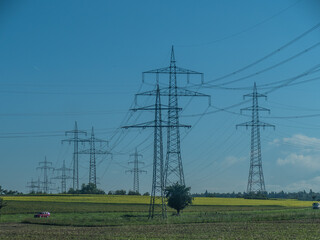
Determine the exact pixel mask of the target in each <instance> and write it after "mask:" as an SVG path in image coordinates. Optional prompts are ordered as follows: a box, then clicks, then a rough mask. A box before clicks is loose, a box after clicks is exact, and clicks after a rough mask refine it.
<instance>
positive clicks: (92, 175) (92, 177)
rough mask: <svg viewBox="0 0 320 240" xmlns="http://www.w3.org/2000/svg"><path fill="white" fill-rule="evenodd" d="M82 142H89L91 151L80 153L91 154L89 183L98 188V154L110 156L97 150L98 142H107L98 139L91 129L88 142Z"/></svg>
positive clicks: (106, 152)
mask: <svg viewBox="0 0 320 240" xmlns="http://www.w3.org/2000/svg"><path fill="white" fill-rule="evenodd" d="M82 142H89V143H90V149H87V150H83V151H80V152H79V154H90V163H89V183H93V184H94V186H97V165H96V155H97V154H110V155H111V153H110V152H109V151H102V150H98V149H96V142H100V143H102V142H106V143H108V141H106V140H102V139H98V138H96V137H95V135H94V129H93V127H92V129H91V137H90V139H87V140H82Z"/></svg>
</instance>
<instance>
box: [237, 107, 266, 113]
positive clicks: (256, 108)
mask: <svg viewBox="0 0 320 240" xmlns="http://www.w3.org/2000/svg"><path fill="white" fill-rule="evenodd" d="M243 111H266V112H269V113H270V109H268V108H264V107H246V108H242V109H240V113H242V112H243Z"/></svg>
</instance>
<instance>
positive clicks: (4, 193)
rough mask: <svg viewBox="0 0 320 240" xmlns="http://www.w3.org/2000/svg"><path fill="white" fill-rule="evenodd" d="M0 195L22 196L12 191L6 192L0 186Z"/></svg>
mask: <svg viewBox="0 0 320 240" xmlns="http://www.w3.org/2000/svg"><path fill="white" fill-rule="evenodd" d="M0 195H22V193H21V192H18V191H14V190H6V189H3V188H2V187H1V186H0Z"/></svg>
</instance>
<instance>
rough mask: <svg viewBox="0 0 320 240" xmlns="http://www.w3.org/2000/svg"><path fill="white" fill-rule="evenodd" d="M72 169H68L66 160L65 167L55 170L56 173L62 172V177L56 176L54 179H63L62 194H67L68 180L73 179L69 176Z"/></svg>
mask: <svg viewBox="0 0 320 240" xmlns="http://www.w3.org/2000/svg"><path fill="white" fill-rule="evenodd" d="M71 170H72V169H71V168H67V167H66V163H65V160H63V165H62V167H61V168H58V169H55V171H59V172H61V175H60V176H56V177H54V178H53V179H61V193H66V192H67V179H73V178H72V177H71V176H69V175H67V172H70V171H71Z"/></svg>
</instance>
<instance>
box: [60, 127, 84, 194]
mask: <svg viewBox="0 0 320 240" xmlns="http://www.w3.org/2000/svg"><path fill="white" fill-rule="evenodd" d="M69 134H73V138H70V139H65V140H62V143H63V142H68V143H69V144H70V143H73V147H74V150H73V185H72V187H73V189H74V190H78V189H79V158H78V144H79V142H85V141H86V140H85V139H81V138H79V134H84V135H85V136H86V135H87V132H86V131H81V130H78V124H77V121H76V122H75V124H74V130H71V131H66V132H65V135H66V136H67V135H69Z"/></svg>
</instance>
